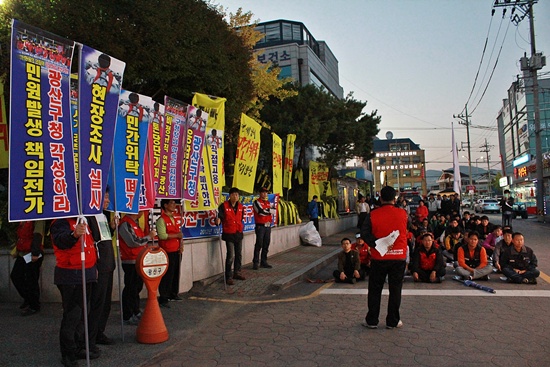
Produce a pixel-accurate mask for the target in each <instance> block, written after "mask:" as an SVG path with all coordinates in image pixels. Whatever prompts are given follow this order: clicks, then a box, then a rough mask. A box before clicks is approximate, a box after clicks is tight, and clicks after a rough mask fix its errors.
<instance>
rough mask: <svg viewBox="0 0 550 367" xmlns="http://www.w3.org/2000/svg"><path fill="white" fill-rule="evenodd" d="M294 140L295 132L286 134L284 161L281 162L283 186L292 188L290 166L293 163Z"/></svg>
mask: <svg viewBox="0 0 550 367" xmlns="http://www.w3.org/2000/svg"><path fill="white" fill-rule="evenodd" d="M295 141H296V135H295V134H288V135H287V136H286V148H285V161H284V164H283V187H286V188H287V189H289V190H290V189H291V188H292V166H293V163H294V142H295Z"/></svg>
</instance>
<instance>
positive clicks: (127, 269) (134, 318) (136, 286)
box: [118, 212, 157, 325]
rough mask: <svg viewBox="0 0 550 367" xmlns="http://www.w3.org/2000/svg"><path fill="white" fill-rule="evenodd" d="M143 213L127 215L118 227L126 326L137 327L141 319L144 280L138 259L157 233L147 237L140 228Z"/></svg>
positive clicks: (123, 314)
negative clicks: (138, 266) (140, 272)
mask: <svg viewBox="0 0 550 367" xmlns="http://www.w3.org/2000/svg"><path fill="white" fill-rule="evenodd" d="M142 215H143V212H139V213H137V214H126V215H125V216H124V217H123V218H122V219H121V220H120V224H119V225H118V238H119V241H120V260H121V261H122V269H123V270H124V290H123V291H122V319H123V320H124V323H125V324H126V325H137V324H138V323H139V319H140V318H141V310H140V308H139V293H140V292H141V289H142V288H143V279H141V276H140V275H139V274H138V271H137V270H136V259H137V256H138V255H139V253H140V252H141V250H143V247H144V246H146V245H147V243H149V241H151V240H153V238H155V236H156V235H157V232H156V231H155V230H154V229H153V230H151V232H149V234H148V235H147V236H146V235H145V233H144V232H143V229H141V228H140V226H139V218H141V216H142Z"/></svg>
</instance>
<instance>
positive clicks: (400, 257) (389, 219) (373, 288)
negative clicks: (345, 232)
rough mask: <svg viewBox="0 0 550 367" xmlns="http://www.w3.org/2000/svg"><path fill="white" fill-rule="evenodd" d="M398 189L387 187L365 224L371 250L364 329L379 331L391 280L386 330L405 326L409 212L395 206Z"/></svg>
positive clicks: (366, 239)
mask: <svg viewBox="0 0 550 367" xmlns="http://www.w3.org/2000/svg"><path fill="white" fill-rule="evenodd" d="M395 195H396V192H395V189H394V188H393V187H390V186H385V187H384V188H383V189H382V190H381V191H380V201H381V203H382V206H381V207H379V208H377V209H375V210H373V211H372V212H371V213H370V214H369V215H368V216H367V218H366V219H365V221H364V222H363V226H362V227H361V236H362V237H363V238H364V239H365V241H366V242H367V244H368V245H369V246H370V247H371V256H372V260H371V270H370V274H369V293H368V312H367V316H366V318H365V321H366V322H365V323H363V326H365V327H367V328H369V329H376V328H378V321H379V320H378V317H379V315H380V300H381V297H382V289H383V288H384V281H385V279H386V276H387V277H388V287H389V293H390V296H389V300H388V314H387V316H386V328H387V329H393V328H399V327H402V326H403V323H402V322H401V317H400V315H399V307H400V306H401V288H402V287H403V276H404V275H405V261H406V258H407V212H405V210H403V209H401V208H397V207H395Z"/></svg>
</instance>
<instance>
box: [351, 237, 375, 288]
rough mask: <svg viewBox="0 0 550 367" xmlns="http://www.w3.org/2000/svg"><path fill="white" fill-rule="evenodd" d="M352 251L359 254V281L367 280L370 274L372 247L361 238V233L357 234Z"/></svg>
mask: <svg viewBox="0 0 550 367" xmlns="http://www.w3.org/2000/svg"><path fill="white" fill-rule="evenodd" d="M351 249H352V250H355V251H357V252H358V253H359V261H360V262H361V269H360V270H359V275H360V277H359V279H360V280H365V278H366V277H367V275H369V273H370V247H369V245H367V243H366V242H365V241H364V240H363V239H362V238H361V232H357V233H356V234H355V243H352V244H351Z"/></svg>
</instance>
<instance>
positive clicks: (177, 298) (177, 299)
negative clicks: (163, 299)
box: [168, 296, 183, 301]
mask: <svg viewBox="0 0 550 367" xmlns="http://www.w3.org/2000/svg"><path fill="white" fill-rule="evenodd" d="M168 300H169V301H183V298H180V297H179V296H175V297H172V298H168Z"/></svg>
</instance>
